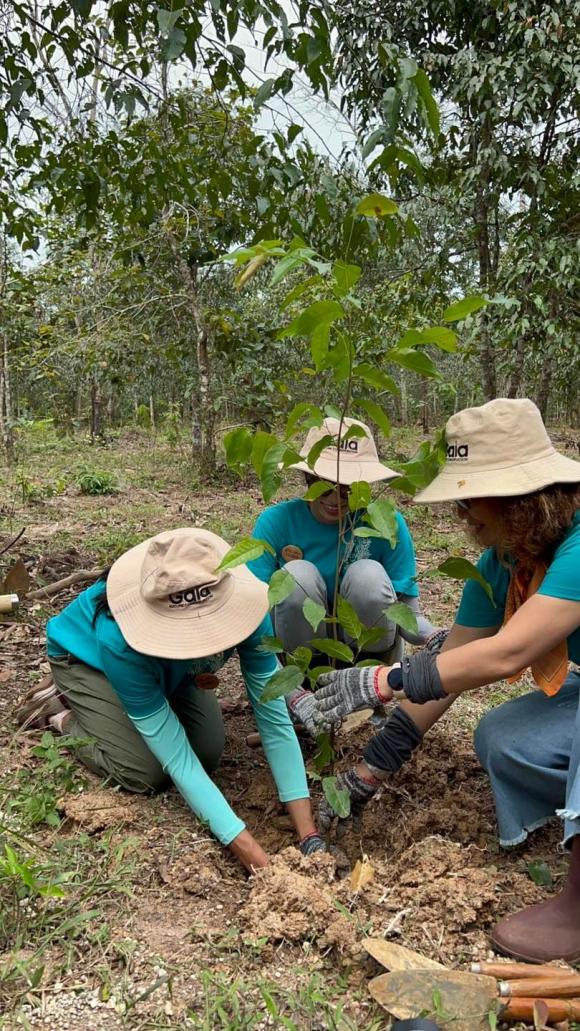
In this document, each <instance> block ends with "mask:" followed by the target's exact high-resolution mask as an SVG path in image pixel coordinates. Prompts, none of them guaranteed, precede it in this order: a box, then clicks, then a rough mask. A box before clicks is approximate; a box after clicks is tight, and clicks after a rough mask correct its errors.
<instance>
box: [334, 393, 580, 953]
mask: <svg viewBox="0 0 580 1031" xmlns="http://www.w3.org/2000/svg"><path fill="white" fill-rule="evenodd" d="M579 484H580V463H578V462H575V461H572V460H571V459H569V458H566V457H565V456H563V455H560V454H558V452H557V451H556V450H555V449H554V447H553V445H552V443H551V441H550V439H549V437H548V435H547V433H546V430H545V428H544V425H543V422H542V419H541V416H540V413H539V411H538V409H537V408H536V406H535V405H534V404H533V403H532V402H531V401H528V400H503V399H498V400H495V401H490V402H489V403H488V404H486V405H483V406H481V407H480V408H471V409H467V410H466V411H463V412H459V413H458V414H457V415H454V416H452V418H451V419H450V420H449V422H448V424H447V461H446V463H445V465H444V467H443V469H442V470H441V472H440V473H439V475H438V476H437V477H436V478H435V479H434V480H433V482H432V483H431V484H430V485H429V487H427V488H426V490H424V491H423V492H422V493H421V494H419V495H418V496H417V498H416V501H418V502H423V503H425V502H427V503H431V502H441V501H453V502H454V503H455V505H456V506H457V510H458V515H459V516H460V517H461V518H462V519H463V520H465V522H466V524H467V528H468V530H469V532H470V533H471V535H472V536H473V537H474V538H475V540H476V541H477V542H478V544H480V545H483V546H484V547H485V548H486V550H485V551H484V552H483V554H482V556H481V558H480V560H479V563H478V569H479V572H480V574H481V579H480V580H479V581H478V580H476V579H473V580H469V581H468V582H467V583H466V585H465V588H464V591H463V597H462V600H461V604H460V606H459V610H458V612H457V616H456V619H455V625H454V626H453V628H452V630H451V632H450V634H449V636H448V638H447V640H446V642H445V644H444V645H443V647H442V649H441V652H440V654H438V655H436V654H434V653H433V652H430V651H429V650H428V649H423V650H422V651H421V652H418V653H416V654H415V655H413V656H412V657H410V658H406V659H404V660H403V662H402V664H395V665H393V666H390V667H384V666H383V667H380V666H379V667H374V668H372V669H352V670H344V671H340V672H338V673H329V674H326V675H325V676H323V677H321V678H320V683H321V684H322V686H321V688H320V689H319V690H318V691H317V692H316V694H315V696H314V700H315V705H316V709H317V717H318V718H319V719H325V720H329V721H331V722H333V721H335V720H338V719H341V718H342V717H343V716H345V715H346V714H347V713H348V712H352V711H353V710H354V709H356V708H359V707H360V706H362V705H369V704H373V703H374V704H376V702H377V701H381V702H387V701H390V700H392V699H397V700H399V701H400V703H401V704H400V705H399V707H398V708H397V709H396V710H395V712H394V714H393V716H392V717H391V718H390V720H389V721H388V722H387V724H386V725H385V727H384V728H383V729H382V730H381V731H380V732H379V733H378V734H377V735H376V736H375V737H374V738H373V739H372V740H371V741H370V742H369V744H368V746H367V748H366V750H365V752H364V762H362V763H360V764H358V765H357V766H355V767H353V768H352V769H350V770H347V771H346V772H345V773H342V774H340V775H339V781H340V786H342V787H345V788H346V789H347V790H348V791H349V794H350V797H351V804H352V809H353V810H354V811H355V812H356V810H357V809H359V810H360V808H361V807H362V806H364V804H365V802H367V801H368V800H369V799H370V798H371V797H372V796H373V795H374V793H375V791H376V790H377V788H378V786H379V785H380V783H381V781H382V780H384V779H385V777H387V776H388V774H389V773H393V772H395V771H396V770H397V769H399V768H400V767H401V765H402V764H403V763H404V762H405V761H406V760H407V759H408V758H409V756H410V755H411V753H412V751H413V749H414V748H416V747H417V745H419V744H420V742H421V740H422V737H423V735H424V733H425V732H426V731H427V730H428V729H429V727H431V726H432V725H433V724H434V723H435V721H436V720H437V719H439V717H440V716H441V715H442V714H443V713H444V712H445V711H446V710H447V709H448V708H449V706H450V705H451V704H452V702H453V701H454V700H455V698H456V697H457V696H458V695H460V694H462V693H463V692H464V691H469V690H473V689H474V688H478V687H482V686H484V685H486V684H492V683H494V682H495V681H497V680H500V679H501V678H503V677H506V678H508V679H509V680H518V679H519V677H520V676H521V675H522V673H523V672H524V671H525V670H526V669H528V668H529V669H531V674H532V677H533V679H534V681H535V684H536V687H537V688H538V690H536V691H532V692H531V693H529V694H525V695H523V696H521V697H519V698H515V699H514V700H513V701H510V702H506V703H504V704H503V705H500V706H498V708H496V709H492V710H491V711H490V712H489V713H488V714H487V715H486V716H485V717H484V718H483V720H482V721H481V723H480V725H479V727H478V728H477V731H476V735H475V744H476V748H477V753H478V755H479V757H480V759H481V762H482V764H483V766H484V767H485V769H486V771H487V773H488V774H489V777H490V781H491V787H492V791H493V795H494V800H495V805H496V813H497V821H498V828H499V836H500V841H501V844H502V845H504V846H510V845H517V844H519V843H520V842H522V841H524V840H525V838H526V837H527V835H528V834H529V833H530V832H531V831H533V830H535V829H536V828H538V827H540V826H541V825H542V824H544V823H545V822H546V821H547V820H549V819H551V818H553V817H554V816H559V817H560V818H561V819H562V821H563V827H564V844H565V845H566V847H567V848H568V849H569V850H570V866H569V872H568V877H567V881H566V884H565V887H564V888H563V890H562V891H561V892H560V894H559V895H556V896H555V897H554V898H551V899H550V900H549V901H547V902H543V903H541V904H540V905H537V906H532V907H530V908H528V909H525V910H523V911H522V912H520V913H516V914H515V915H513V916H510V917H508V918H507V919H505V920H503V921H502V922H501V923H500V924H498V925H497V927H496V928H495V929H494V931H493V935H492V938H493V942H494V944H495V946H496V947H497V948H498V949H499V950H501V951H503V952H505V953H507V954H508V955H511V956H514V957H516V958H518V959H523V960H528V961H531V962H546V961H549V960H551V959H556V958H562V959H566V960H568V961H569V962H573V961H576V960H579V959H580V709H579V693H580V674H579V673H578V671H577V669H576V670H575V669H573V668H572V669H570V664H573V665H574V664H580V487H579ZM335 816H336V814H335V813H334V812H333V811H332V809H331V808H330V806H329V805H328V803H326V802H325V803H323V805H322V808H321V812H320V817H319V825H320V827H321V829H324V828H325V827H328V826H329V825H330V822H331V820H332V819H333V818H334V817H335Z"/></svg>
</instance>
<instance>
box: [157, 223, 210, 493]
mask: <svg viewBox="0 0 580 1031" xmlns="http://www.w3.org/2000/svg"><path fill="white" fill-rule="evenodd" d="M166 234H167V238H168V240H169V244H170V246H171V250H172V252H173V256H174V258H175V261H176V264H177V267H178V269H179V272H180V274H181V276H182V278H183V281H184V286H185V287H186V288H187V297H188V300H187V306H188V308H189V313H190V315H191V319H192V322H193V325H194V326H195V330H196V339H195V353H196V359H197V381H198V391H197V396H195V395H194V396H193V397H192V450H193V455H194V458H195V460H196V461H197V462H199V465H200V466H201V467H202V468H203V469H204V471H205V472H208V473H209V474H210V475H211V474H212V473H214V472H215V468H216V440H215V412H214V410H213V403H212V401H213V398H212V389H211V388H212V381H211V363H210V357H209V330H208V327H207V325H206V323H205V320H204V317H203V312H202V310H201V308H200V306H199V304H198V298H197V292H198V282H197V276H198V266H197V265H195V264H192V265H190V264H188V262H187V261H186V260H185V258H184V257H183V254H182V252H181V249H180V247H179V243H178V242H177V240H176V239H175V237H174V235H173V233H172V232H171V231H170V230H169V229H166Z"/></svg>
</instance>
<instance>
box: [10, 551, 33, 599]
mask: <svg viewBox="0 0 580 1031" xmlns="http://www.w3.org/2000/svg"><path fill="white" fill-rule="evenodd" d="M29 588H30V577H29V575H28V570H27V568H26V566H25V565H24V562H23V561H22V559H21V558H19V559H17V560H16V562H15V563H14V565H13V566H12V567H11V568H10V569H9V570H8V572H7V573H6V576H5V577H4V590H5V591H6V593H7V594H19V595H22V594H26V592H27V591H28V590H29Z"/></svg>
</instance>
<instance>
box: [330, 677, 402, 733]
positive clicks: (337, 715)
mask: <svg viewBox="0 0 580 1031" xmlns="http://www.w3.org/2000/svg"><path fill="white" fill-rule="evenodd" d="M380 669H382V667H381V666H362V667H357V666H351V667H350V668H349V669H339V670H333V672H332V673H323V674H322V676H321V677H319V678H318V682H317V691H316V695H315V698H316V707H317V709H318V712H319V714H320V715H321V717H323V718H324V719H326V720H328V722H329V723H336V722H337V721H338V720H341V719H343V717H344V716H348V714H349V713H350V712H354V711H355V709H362V708H364V707H365V705H369V706H370V707H371V708H373V709H374V708H375V706H376V705H379V704H382V703H383V702H388V701H390V700H391V697H392V694H391V693H389V694H388V695H384V696H383V695H382V694H381V693H380V692H379V689H378V684H377V676H378V672H379V670H380Z"/></svg>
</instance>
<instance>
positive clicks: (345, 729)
mask: <svg viewBox="0 0 580 1031" xmlns="http://www.w3.org/2000/svg"><path fill="white" fill-rule="evenodd" d="M372 714H373V710H372V709H358V711H357V712H351V714H350V716H347V717H346V719H345V720H343V721H342V723H341V725H340V733H341V734H350V733H351V731H353V730H356V729H357V727H362V725H363V723H366V722H367V720H369V719H370V718H371V716H372Z"/></svg>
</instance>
